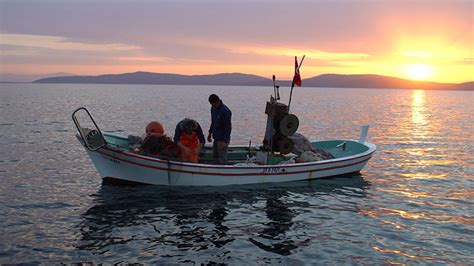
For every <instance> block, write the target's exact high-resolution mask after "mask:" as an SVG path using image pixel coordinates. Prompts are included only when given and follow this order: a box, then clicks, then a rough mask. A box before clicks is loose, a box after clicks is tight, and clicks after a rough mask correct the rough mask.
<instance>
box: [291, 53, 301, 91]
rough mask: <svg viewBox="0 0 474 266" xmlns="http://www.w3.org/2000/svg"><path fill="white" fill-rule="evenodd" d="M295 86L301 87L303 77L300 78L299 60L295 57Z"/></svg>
mask: <svg viewBox="0 0 474 266" xmlns="http://www.w3.org/2000/svg"><path fill="white" fill-rule="evenodd" d="M293 84H295V85H296V86H298V87H301V76H300V69H299V67H298V60H297V59H296V56H295V76H294V77H293Z"/></svg>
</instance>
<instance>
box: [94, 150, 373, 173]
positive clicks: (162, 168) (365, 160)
mask: <svg viewBox="0 0 474 266" xmlns="http://www.w3.org/2000/svg"><path fill="white" fill-rule="evenodd" d="M96 152H97V153H100V154H102V155H104V156H107V157H110V158H113V159H116V160H119V161H122V162H126V163H129V164H134V165H138V166H141V167H146V168H151V169H157V170H162V171H170V172H179V173H189V174H197V175H214V176H262V175H264V176H265V175H292V174H301V173H310V172H320V171H326V170H333V169H338V168H344V167H349V166H353V165H357V164H361V163H364V162H367V161H368V160H370V158H372V156H371V155H372V153H370V154H369V155H365V156H369V157H368V158H366V159H364V160H362V161H357V162H354V163H350V164H345V165H339V166H332V167H326V168H320V169H312V170H302V171H293V172H286V171H284V172H283V171H282V172H277V173H206V172H196V171H189V170H179V169H168V168H164V167H158V166H153V165H147V164H143V163H138V162H133V161H129V160H126V159H123V158H120V157H117V156H113V155H110V154H107V153H104V152H102V151H100V150H97V151H96ZM365 156H361V157H360V158H363V157H365ZM132 157H133V156H132ZM140 159H141V158H140ZM356 159H359V158H353V159H351V160H356ZM345 161H346V160H345ZM161 162H162V163H167V162H166V161H161ZM333 163H339V161H338V162H333ZM292 166H293V167H294V165H292ZM265 167H266V166H265ZM277 167H279V168H288V166H287V165H281V166H277ZM207 168H212V167H207ZM252 168H257V167H252ZM226 169H229V168H228V167H227V168H226ZM258 169H262V170H263V167H258Z"/></svg>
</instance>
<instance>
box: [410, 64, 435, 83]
mask: <svg viewBox="0 0 474 266" xmlns="http://www.w3.org/2000/svg"><path fill="white" fill-rule="evenodd" d="M405 74H406V75H407V76H408V77H409V78H410V79H415V80H426V79H427V78H429V77H431V75H432V74H433V68H432V67H431V66H429V65H426V64H409V65H405Z"/></svg>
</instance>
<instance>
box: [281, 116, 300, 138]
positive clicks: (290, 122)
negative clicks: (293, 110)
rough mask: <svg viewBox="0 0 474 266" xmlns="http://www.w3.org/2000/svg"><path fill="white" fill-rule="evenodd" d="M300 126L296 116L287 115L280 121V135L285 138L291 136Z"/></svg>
mask: <svg viewBox="0 0 474 266" xmlns="http://www.w3.org/2000/svg"><path fill="white" fill-rule="evenodd" d="M299 125H300V121H299V120H298V117H296V115H293V114H287V115H285V116H284V117H283V118H282V119H281V121H280V133H281V134H282V135H283V136H291V135H293V134H295V132H296V130H298V126H299Z"/></svg>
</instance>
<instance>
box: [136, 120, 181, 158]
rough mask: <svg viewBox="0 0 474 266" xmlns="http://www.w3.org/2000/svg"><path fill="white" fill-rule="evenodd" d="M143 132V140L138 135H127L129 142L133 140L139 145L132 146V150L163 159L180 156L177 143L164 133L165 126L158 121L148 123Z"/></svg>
mask: <svg viewBox="0 0 474 266" xmlns="http://www.w3.org/2000/svg"><path fill="white" fill-rule="evenodd" d="M145 133H146V134H145V136H144V137H143V140H142V139H141V138H140V137H135V136H129V141H130V142H132V141H133V142H135V143H136V144H134V145H139V148H134V149H133V151H135V152H138V153H142V154H144V155H147V156H153V157H158V158H164V159H179V158H180V149H179V147H178V145H176V144H175V143H174V142H173V140H172V139H171V138H170V137H168V136H166V135H165V128H164V126H163V125H162V124H161V123H160V122H157V121H152V122H150V123H148V125H147V126H146V128H145ZM131 137H133V138H131ZM138 139H139V141H138Z"/></svg>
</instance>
